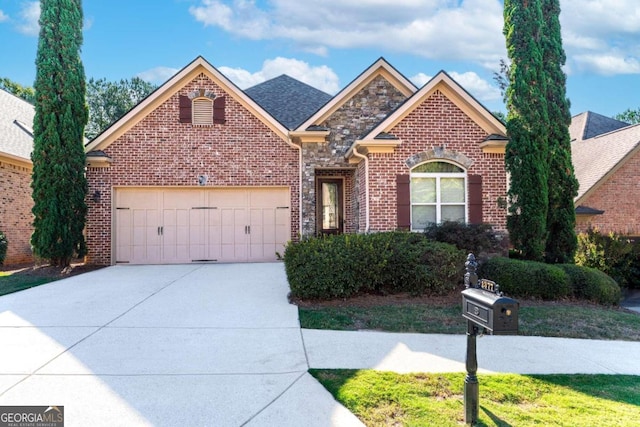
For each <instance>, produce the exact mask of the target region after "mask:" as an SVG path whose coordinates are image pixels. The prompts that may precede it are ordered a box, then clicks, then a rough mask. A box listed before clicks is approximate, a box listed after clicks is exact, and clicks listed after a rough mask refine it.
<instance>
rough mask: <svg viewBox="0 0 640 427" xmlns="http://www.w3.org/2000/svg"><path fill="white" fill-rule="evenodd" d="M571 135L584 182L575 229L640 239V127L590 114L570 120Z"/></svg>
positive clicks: (576, 164) (577, 169) (578, 171)
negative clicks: (614, 233) (590, 229)
mask: <svg viewBox="0 0 640 427" xmlns="http://www.w3.org/2000/svg"><path fill="white" fill-rule="evenodd" d="M569 133H570V134H571V140H572V142H571V156H572V159H573V165H574V169H575V174H576V178H577V179H578V182H579V183H580V188H579V190H578V196H577V197H576V199H575V205H576V230H577V231H579V232H581V231H586V230H587V229H588V228H589V227H597V228H598V229H599V230H600V231H602V232H604V233H608V232H618V233H622V234H627V235H632V236H640V220H639V218H640V124H638V125H629V124H628V123H624V122H621V121H618V120H615V119H611V118H609V117H605V116H602V115H600V114H596V113H593V112H591V111H587V112H585V113H581V114H578V115H576V116H574V117H573V118H572V121H571V127H570V128H569Z"/></svg>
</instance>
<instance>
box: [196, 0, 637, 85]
mask: <svg viewBox="0 0 640 427" xmlns="http://www.w3.org/2000/svg"><path fill="white" fill-rule="evenodd" d="M561 7H562V12H561V15H560V19H561V23H562V32H563V41H564V48H565V51H566V53H567V67H566V70H576V71H578V70H579V71H582V72H595V73H610V72H614V73H635V72H637V71H635V70H636V67H635V66H634V64H635V62H636V61H638V60H640V3H639V2H638V0H616V1H611V0H561ZM189 11H190V13H191V14H192V15H193V17H194V18H195V20H196V21H198V22H201V23H202V24H204V25H205V26H215V27H218V28H221V29H223V30H225V31H227V32H229V33H231V34H234V35H237V36H240V37H245V38H249V39H252V40H265V39H278V40H288V41H290V42H291V43H292V44H293V45H294V46H295V47H297V48H298V49H300V50H301V51H305V52H310V53H315V54H318V55H321V56H328V55H329V49H350V48H370V49H377V50H379V51H382V52H399V53H406V54H411V55H416V56H421V57H424V58H428V59H433V60H448V61H471V62H475V63H477V64H480V65H482V66H484V67H486V68H489V69H495V68H496V67H497V64H498V62H499V60H500V59H503V58H506V57H507V54H506V49H505V40H504V36H503V34H502V28H503V24H504V22H503V13H502V12H503V0H394V1H393V2H390V1H388V0H358V1H357V2H356V1H344V0H305V1H300V0H271V1H269V2H258V1H255V0H199V4H197V5H196V6H192V7H191V8H190V9H189ZM585 57H586V58H590V59H589V60H585ZM612 57H615V58H618V60H617V61H612V59H611V58H612ZM620 59H622V62H621V61H620ZM614 62H616V63H618V64H619V65H620V67H619V68H615V67H613V69H612V67H611V66H610V65H607V64H612V63H614Z"/></svg>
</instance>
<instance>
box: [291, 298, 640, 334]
mask: <svg viewBox="0 0 640 427" xmlns="http://www.w3.org/2000/svg"><path fill="white" fill-rule="evenodd" d="M299 315H300V323H301V325H302V327H303V328H306V329H333V330H347V331H352V330H359V329H368V330H379V331H386V332H415V333H430V334H463V333H465V331H466V321H465V320H464V319H463V318H462V308H461V306H460V305H459V304H454V305H449V306H436V305H429V304H413V305H387V306H372V307H358V306H349V307H300V308H299ZM519 335H530V336H543V337H563V338H585V339H605V340H625V341H640V316H638V315H637V314H634V313H628V312H625V311H622V310H617V309H612V308H606V307H598V306H591V305H587V306H579V305H570V304H567V305H563V304H562V303H553V304H550V305H540V306H528V307H527V306H521V307H520V311H519Z"/></svg>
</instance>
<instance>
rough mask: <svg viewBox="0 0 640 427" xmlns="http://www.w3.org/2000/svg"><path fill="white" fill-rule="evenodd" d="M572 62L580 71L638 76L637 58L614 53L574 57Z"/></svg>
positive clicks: (639, 63)
mask: <svg viewBox="0 0 640 427" xmlns="http://www.w3.org/2000/svg"><path fill="white" fill-rule="evenodd" d="M574 61H575V63H576V65H577V66H578V67H580V68H581V69H588V70H591V71H594V72H596V73H598V74H603V75H615V74H640V61H639V60H638V58H632V57H628V56H627V57H625V56H622V55H620V54H617V55H616V53H615V52H612V53H611V54H599V55H590V54H584V55H576V56H575V57H574Z"/></svg>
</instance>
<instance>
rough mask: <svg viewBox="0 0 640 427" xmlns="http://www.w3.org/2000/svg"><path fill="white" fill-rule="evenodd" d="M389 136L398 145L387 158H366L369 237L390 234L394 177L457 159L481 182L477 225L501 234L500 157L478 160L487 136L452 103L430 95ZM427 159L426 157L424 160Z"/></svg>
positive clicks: (503, 175) (502, 177)
mask: <svg viewBox="0 0 640 427" xmlns="http://www.w3.org/2000/svg"><path fill="white" fill-rule="evenodd" d="M390 133H392V134H393V135H395V136H396V137H398V138H399V139H400V140H401V141H402V144H401V145H400V146H399V147H397V148H396V149H395V152H394V153H393V154H369V187H370V190H369V191H370V221H371V231H385V230H394V229H396V228H397V216H396V209H397V207H396V205H397V198H396V175H398V174H409V173H410V166H408V165H411V166H415V165H417V164H418V163H420V162H419V160H428V159H435V158H438V156H433V154H434V153H438V152H440V153H442V157H441V158H443V159H448V160H451V159H458V160H459V161H460V162H461V163H462V162H463V161H464V162H466V163H462V164H463V165H465V164H466V165H468V164H469V161H471V162H472V163H471V164H470V165H469V166H468V168H467V173H468V174H470V175H482V177H483V186H482V187H483V194H482V200H483V221H484V222H486V223H490V224H492V225H493V226H494V227H495V228H496V229H497V230H499V231H503V230H506V213H507V212H506V209H503V208H500V207H499V203H498V199H499V198H500V197H502V198H504V197H505V196H506V192H507V188H506V185H507V179H506V171H505V168H504V155H501V154H484V153H483V152H482V150H481V149H480V146H479V145H480V143H481V142H482V141H483V140H484V139H485V138H486V137H487V133H486V132H485V131H484V130H483V129H482V128H480V127H479V126H478V125H477V124H476V123H475V122H473V120H471V118H469V117H468V116H467V115H466V114H465V113H464V112H463V111H462V110H460V109H459V108H458V107H457V106H456V105H455V104H454V103H453V102H451V101H450V100H449V99H448V98H447V97H446V96H444V95H443V94H442V93H440V92H439V91H436V92H435V93H434V94H433V95H432V96H431V97H429V98H428V99H427V100H425V102H424V103H423V104H422V105H420V106H418V107H417V108H416V109H415V110H414V111H413V112H411V113H410V114H409V115H408V116H407V117H405V118H404V120H402V121H401V122H400V123H398V125H396V126H395V127H394V128H393V129H391V131H390ZM429 153H431V154H429Z"/></svg>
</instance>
